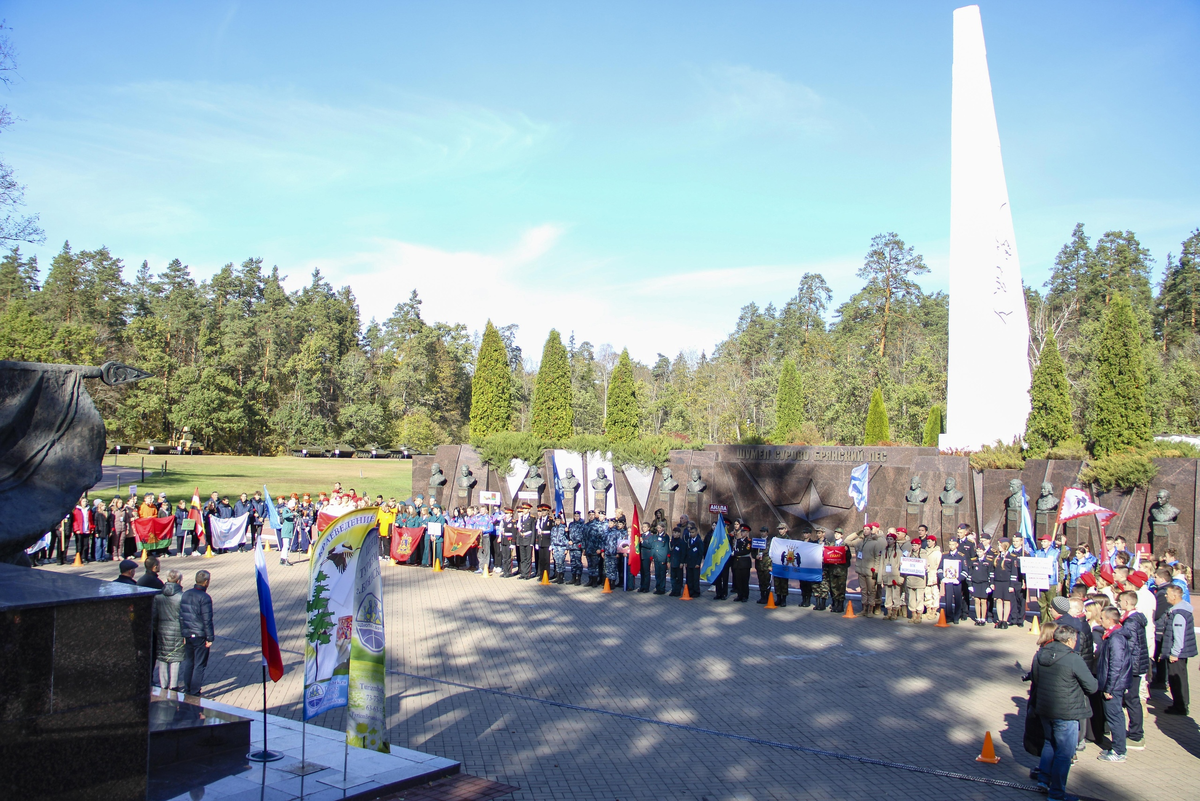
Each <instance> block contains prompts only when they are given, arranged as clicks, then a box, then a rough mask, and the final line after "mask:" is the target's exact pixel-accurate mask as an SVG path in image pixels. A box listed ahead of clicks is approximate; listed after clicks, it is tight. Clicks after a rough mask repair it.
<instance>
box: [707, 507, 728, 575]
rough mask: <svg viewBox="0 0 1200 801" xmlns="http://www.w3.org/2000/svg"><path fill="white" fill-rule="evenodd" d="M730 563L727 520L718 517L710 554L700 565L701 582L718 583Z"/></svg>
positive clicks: (709, 545) (709, 543)
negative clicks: (718, 578) (718, 577)
mask: <svg viewBox="0 0 1200 801" xmlns="http://www.w3.org/2000/svg"><path fill="white" fill-rule="evenodd" d="M728 561H729V535H728V534H726V533H725V518H724V517H723V516H722V515H717V525H716V528H714V529H713V533H712V539H710V540H709V541H708V553H706V554H704V562H703V563H701V565H700V580H701V581H707V582H708V583H710V584H711V583H712V582H714V581H716V579H717V576H719V575H721V571H722V570H723V569H724V568H725V563H726V562H728Z"/></svg>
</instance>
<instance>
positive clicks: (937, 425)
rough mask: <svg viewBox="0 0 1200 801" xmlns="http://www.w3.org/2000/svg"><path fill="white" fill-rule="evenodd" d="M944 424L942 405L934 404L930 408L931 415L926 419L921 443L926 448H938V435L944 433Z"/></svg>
mask: <svg viewBox="0 0 1200 801" xmlns="http://www.w3.org/2000/svg"><path fill="white" fill-rule="evenodd" d="M942 426H943V423H942V406H941V404H934V405H933V407H932V408H930V410H929V417H927V418H926V419H925V432H924V434H923V435H922V437H921V445H923V446H924V447H926V448H936V447H937V446H938V436H939V435H940V434H941V433H942Z"/></svg>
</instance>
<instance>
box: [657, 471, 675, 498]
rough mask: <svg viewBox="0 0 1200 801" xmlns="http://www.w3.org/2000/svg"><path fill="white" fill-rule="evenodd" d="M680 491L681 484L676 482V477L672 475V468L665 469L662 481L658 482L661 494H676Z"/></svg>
mask: <svg viewBox="0 0 1200 801" xmlns="http://www.w3.org/2000/svg"><path fill="white" fill-rule="evenodd" d="M677 489H679V482H678V481H676V480H675V476H673V475H671V468H669V467H664V468H663V469H662V481H660V482H658V491H659V492H674V491H675V490H677Z"/></svg>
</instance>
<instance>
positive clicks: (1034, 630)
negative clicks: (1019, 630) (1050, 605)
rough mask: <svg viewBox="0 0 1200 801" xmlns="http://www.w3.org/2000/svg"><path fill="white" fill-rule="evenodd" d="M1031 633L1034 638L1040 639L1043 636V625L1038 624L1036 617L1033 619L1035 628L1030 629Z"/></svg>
mask: <svg viewBox="0 0 1200 801" xmlns="http://www.w3.org/2000/svg"><path fill="white" fill-rule="evenodd" d="M1029 633H1030V634H1032V635H1033V636H1034V637H1040V636H1041V634H1042V624H1041V623H1039V622H1038V619H1037V618H1036V617H1035V618H1034V619H1033V626H1032V627H1031V628H1030V629H1029Z"/></svg>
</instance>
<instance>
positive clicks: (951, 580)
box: [937, 535, 967, 625]
mask: <svg viewBox="0 0 1200 801" xmlns="http://www.w3.org/2000/svg"><path fill="white" fill-rule="evenodd" d="M946 548H947V549H948V550H947V551H946V552H945V553H943V554H942V559H941V562H940V563H939V564H938V570H937V580H938V583H939V584H940V585H941V592H940V595H941V597H942V598H944V599H945V601H946V620H948V621H950V622H951V623H954V624H955V625H957V624H958V623H959V621H961V620H963V619H964V618H965V617H966V616H967V612H966V608H965V607H964V606H963V581H964V573H965V571H964V564H965V560H964V559H963V555H962V554H961V553H959V552H958V537H956V536H953V535H951V537H950V539H949V540H948V541H947V542H946Z"/></svg>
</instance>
